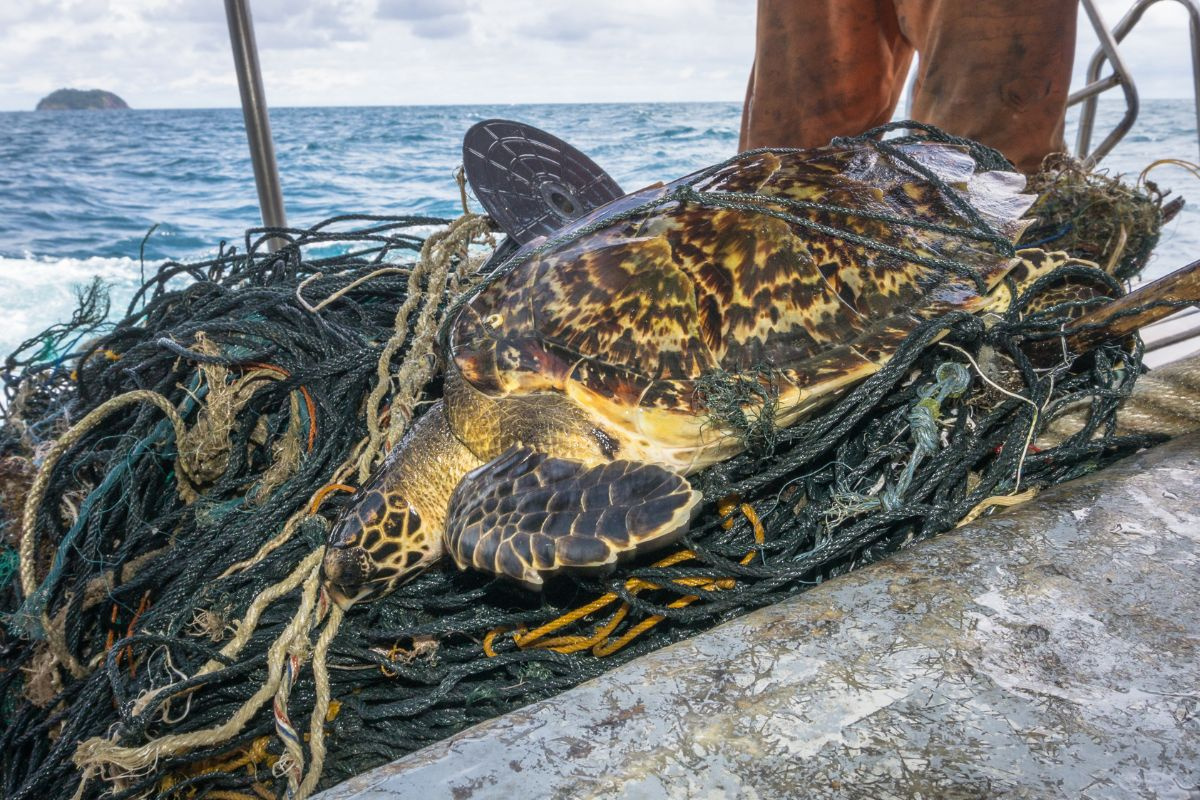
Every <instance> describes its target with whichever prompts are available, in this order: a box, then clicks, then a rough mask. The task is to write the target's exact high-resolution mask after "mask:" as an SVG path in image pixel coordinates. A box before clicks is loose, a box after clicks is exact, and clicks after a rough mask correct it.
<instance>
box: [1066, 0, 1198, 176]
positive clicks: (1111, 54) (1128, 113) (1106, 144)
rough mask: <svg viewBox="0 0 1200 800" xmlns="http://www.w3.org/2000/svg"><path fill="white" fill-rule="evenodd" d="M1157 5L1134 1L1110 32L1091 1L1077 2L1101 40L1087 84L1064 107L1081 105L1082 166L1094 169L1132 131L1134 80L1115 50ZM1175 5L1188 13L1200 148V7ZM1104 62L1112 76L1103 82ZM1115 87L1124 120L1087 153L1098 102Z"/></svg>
mask: <svg viewBox="0 0 1200 800" xmlns="http://www.w3.org/2000/svg"><path fill="white" fill-rule="evenodd" d="M1159 2H1162V0H1137V2H1135V3H1134V4H1133V7H1132V8H1130V9H1129V11H1128V13H1126V14H1125V16H1124V17H1122V18H1121V21H1120V22H1118V23H1117V24H1116V26H1115V27H1114V28H1113V29H1112V30H1111V31H1109V29H1108V26H1107V25H1105V24H1104V20H1103V19H1101V17H1100V12H1099V10H1097V8H1096V5H1095V2H1094V0H1080V3H1081V4H1082V5H1083V10H1084V12H1085V13H1086V14H1087V15H1088V19H1089V20H1090V21H1091V23H1092V27H1093V28H1094V29H1095V31H1096V36H1097V37H1099V39H1100V46H1099V47H1098V48H1097V49H1096V52H1095V53H1094V54H1093V55H1092V60H1091V62H1090V63H1089V64H1088V70H1087V84H1086V85H1085V86H1084V87H1083V88H1082V89H1080V90H1078V91H1076V92H1074V93H1072V94H1071V96H1070V97H1069V98H1068V99H1067V105H1068V106H1072V105H1075V104H1077V103H1083V104H1084V105H1083V109H1082V110H1081V112H1080V115H1079V136H1078V138H1077V139H1076V143H1075V154H1076V155H1077V156H1078V157H1079V158H1081V159H1083V161H1084V163H1085V164H1086V165H1087V166H1089V167H1091V166H1095V165H1096V164H1097V163H1098V162H1099V161H1100V159H1102V158H1104V156H1106V155H1107V154H1108V153H1109V151H1111V150H1112V149H1113V147H1115V146H1116V144H1117V142H1119V141H1120V140H1121V138H1122V137H1123V136H1124V135H1125V134H1126V133H1128V132H1129V129H1130V128H1132V127H1133V123H1134V121H1135V120H1136V119H1137V115H1138V110H1139V102H1138V92H1137V86H1136V85H1135V84H1134V82H1133V76H1131V75H1130V74H1129V70H1128V68H1126V66H1125V63H1124V61H1122V60H1121V54H1120V52H1119V51H1118V49H1117V45H1118V44H1120V42H1121V41H1122V40H1123V39H1124V38H1125V37H1126V36H1127V35H1128V34H1129V32H1130V31H1131V30H1132V29H1133V27H1134V26H1135V25H1137V23H1138V22H1139V21H1140V20H1141V18H1142V16H1143V15H1144V14H1145V13H1146V10H1147V9H1149V8H1150V6H1152V5H1155V4H1156V3H1159ZM1175 2H1178V3H1179V4H1180V5H1182V6H1183V7H1184V8H1185V9H1186V10H1187V12H1188V19H1189V23H1190V25H1189V27H1190V30H1191V44H1192V89H1193V96H1194V98H1195V104H1196V131H1197V134H1196V135H1197V143H1198V144H1200V5H1197V2H1196V0H1175ZM1106 61H1107V62H1108V63H1109V64H1111V65H1112V68H1113V72H1112V74H1111V75H1109V76H1107V77H1106V78H1103V79H1102V78H1100V69H1101V68H1102V67H1103V66H1104V63H1105V62H1106ZM1115 86H1120V87H1121V91H1122V92H1124V94H1125V116H1124V117H1122V118H1121V121H1120V122H1119V123H1118V124H1117V126H1116V127H1115V128H1113V130H1112V131H1111V132H1110V133H1109V134H1108V136H1106V137H1104V140H1103V141H1102V142H1100V144H1099V145H1097V146H1096V149H1095V150H1091V151H1090V152H1089V150H1090V148H1091V142H1092V130H1093V128H1094V126H1095V122H1096V105H1097V98H1098V96H1099V95H1100V94H1101V93H1102V92H1105V91H1107V90H1108V89H1111V88H1113V87H1115Z"/></svg>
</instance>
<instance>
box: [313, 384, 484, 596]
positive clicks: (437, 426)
mask: <svg viewBox="0 0 1200 800" xmlns="http://www.w3.org/2000/svg"><path fill="white" fill-rule="evenodd" d="M479 463H480V462H479V459H477V458H476V457H475V456H474V455H473V454H472V453H471V451H470V450H468V449H467V447H466V446H465V445H463V443H462V442H460V441H459V440H458V438H457V437H455V436H454V434H453V433H452V432H451V431H450V426H449V423H448V421H447V419H446V413H445V405H444V403H443V402H442V401H440V400H439V401H438V402H437V403H435V404H434V405H433V406H432V407H431V408H430V409H429V411H427V412H426V413H425V414H424V415H422V416H421V417H420V418H419V419H418V420H417V421H416V422H415V423H413V426H412V428H410V429H409V431H408V433H407V434H406V435H405V436H404V438H403V439H402V440H401V441H400V444H398V445H396V448H395V449H394V450H393V451H392V452H391V453H389V454H388V457H387V459H385V460H384V462H383V464H382V465H381V466H380V467H379V469H378V470H377V471H376V473H375V474H374V475H373V476H372V477H371V478H370V479H369V480H368V481H367V482H366V483H364V484H363V486H362V488H361V489H359V490H358V493H357V494H355V495H354V498H353V499H352V500H351V501H350V504H349V506H347V507H346V508H345V509H344V510H343V511H342V514H341V516H340V517H339V518H338V519H337V521H336V522H335V523H334V525H333V528H332V529H331V530H330V532H329V538H328V539H327V540H326V548H325V561H324V564H323V565H322V572H323V573H324V580H325V585H326V587H327V588H328V589H329V592H330V594H331V595H332V596H333V598H334V600H335V601H336V602H337V604H338V605H340V606H342V607H343V608H347V607H349V606H350V605H351V604H352V603H354V602H357V601H359V600H364V599H366V598H370V597H379V596H380V595H384V594H387V593H388V592H390V591H392V590H393V589H395V588H396V587H397V586H400V585H401V584H403V583H405V582H407V581H409V580H412V579H413V578H415V577H416V576H417V575H419V574H420V573H421V572H423V571H424V570H425V569H427V568H428V567H429V566H431V565H432V564H433V563H434V562H435V561H437V560H438V559H439V558H441V556H442V553H443V552H444V550H445V545H444V544H443V542H442V531H443V529H444V528H445V524H446V507H447V505H448V504H449V502H450V495H451V494H452V493H453V491H454V487H455V486H456V485H457V484H458V481H459V480H460V479H461V478H462V476H463V475H465V474H466V473H467V472H469V471H470V470H472V469H475V468H476V467H477V466H479Z"/></svg>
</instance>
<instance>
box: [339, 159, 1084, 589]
mask: <svg viewBox="0 0 1200 800" xmlns="http://www.w3.org/2000/svg"><path fill="white" fill-rule="evenodd" d="M905 151H906V152H907V154H908V155H909V156H910V157H912V158H913V159H914V160H916V161H919V162H920V163H921V164H923V165H924V166H926V167H927V168H928V169H930V170H931V171H932V172H933V173H934V174H936V175H937V176H938V177H939V178H940V179H941V180H942V181H945V183H946V184H948V185H949V186H951V187H953V190H954V191H955V192H957V193H958V195H959V196H960V197H965V198H966V199H967V200H968V201H969V202H970V203H971V205H972V206H973V207H974V208H975V209H976V210H977V212H978V214H979V216H980V217H981V218H982V219H983V220H985V221H986V222H987V223H988V224H989V225H990V226H991V227H992V228H993V229H994V230H995V231H997V232H999V234H1000V235H1001V237H1002V238H1003V239H1004V240H1007V241H1008V242H1015V241H1016V240H1017V238H1018V237H1019V236H1020V233H1021V231H1022V230H1023V229H1024V227H1025V224H1026V223H1025V222H1024V221H1022V220H1021V219H1020V218H1021V216H1022V214H1023V213H1024V212H1025V211H1026V209H1027V208H1028V207H1029V205H1030V203H1031V202H1032V200H1033V197H1032V196H1030V195H1025V194H1022V193H1021V190H1022V188H1023V187H1024V179H1023V178H1022V177H1021V176H1019V175H1016V174H1014V173H1005V172H977V171H976V169H977V167H976V165H975V163H974V161H973V160H972V159H971V158H970V157H969V156H968V155H967V154H966V152H965V151H964V150H962V149H961V148H957V147H953V146H947V145H938V144H917V145H910V146H906V148H905ZM685 182H694V188H695V190H696V191H698V192H706V193H723V194H721V197H723V198H724V199H726V200H728V201H731V202H732V203H733V204H734V205H735V206H736V207H714V206H713V205H712V204H711V203H704V202H697V201H695V200H691V201H689V200H687V199H684V200H679V199H670V200H669V201H668V202H664V203H662V204H661V205H658V206H656V207H654V208H651V209H649V210H645V211H642V212H639V213H637V214H635V215H633V216H628V213H627V212H629V211H630V210H631V209H634V208H636V207H637V206H639V205H641V204H643V203H646V202H647V201H651V200H654V199H656V198H657V199H662V198H668V196H669V195H670V193H671V192H672V191H673V190H675V189H676V188H677V187H678V186H680V185H682V184H684V183H685ZM785 199H786V200H792V201H807V202H811V203H821V204H824V205H826V206H830V205H832V206H840V207H844V208H846V209H850V210H852V211H853V212H855V213H853V214H847V213H839V212H831V211H828V210H820V209H816V208H811V207H797V206H796V205H794V204H793V205H791V206H785V205H783V204H781V202H780V200H785ZM784 214H791V215H794V216H795V217H798V218H800V219H801V220H807V221H808V222H809V223H810V224H796V223H795V222H789V221H787V220H785V219H782V218H781V216H782V215H784ZM622 215H624V216H622ZM885 217H893V218H894V217H903V218H906V219H913V220H916V221H917V223H918V224H916V225H896V224H894V223H893V222H888V221H885V220H884V219H883V218H885ZM605 220H609V222H608V224H605V222H604V221H605ZM921 222H925V223H934V224H942V225H950V226H953V227H955V228H958V229H961V232H950V233H947V232H945V231H939V230H935V229H932V228H930V227H927V226H922V225H921V224H919V223H921ZM585 226H587V227H588V229H589V232H587V233H586V234H585V235H582V236H579V237H578V238H575V239H574V240H572V241H567V242H566V243H565V244H561V245H559V246H556V247H553V248H551V249H549V250H548V251H546V252H542V253H540V254H537V255H535V256H533V257H531V258H528V259H526V260H524V262H523V263H520V265H519V266H517V267H516V268H515V269H513V270H512V271H510V272H508V273H507V274H504V275H502V276H501V277H499V278H497V279H496V280H494V281H493V282H492V283H491V284H490V285H489V286H487V288H486V289H485V290H484V291H482V292H481V293H480V294H478V295H477V296H476V297H474V298H473V299H472V300H471V301H470V302H469V303H468V304H467V305H466V306H464V307H463V308H462V310H461V311H460V312H459V313H458V314H457V316H456V318H455V319H454V320H452V322H451V328H450V331H449V352H447V353H444V354H443V355H444V356H445V359H446V376H445V396H444V398H443V399H442V400H441V401H439V402H438V403H436V404H435V405H434V406H432V407H431V408H430V410H429V411H428V412H427V413H426V414H425V415H424V416H423V417H422V418H421V419H420V420H419V421H418V423H417V424H416V425H415V426H414V427H413V429H412V430H411V431H410V432H409V433H408V435H406V437H405V438H404V440H403V441H402V442H401V443H400V444H399V445H398V446H397V447H396V449H395V450H394V451H393V452H392V453H391V454H390V455H389V457H388V459H387V460H386V462H385V463H384V465H383V466H382V467H381V469H380V470H379V472H378V473H377V474H376V475H375V476H374V477H373V478H372V480H371V481H370V482H369V483H367V484H366V485H365V486H363V487H362V489H361V490H360V491H359V493H358V495H357V499H356V501H355V502H354V503H352V505H351V508H350V510H349V511H348V512H347V513H346V514H344V515H343V517H342V518H341V519H340V520H339V521H338V523H337V524H336V525H335V527H334V529H333V531H332V532H331V535H330V539H329V549H328V552H327V555H326V559H325V564H324V570H325V576H326V580H327V582H328V584H329V585H330V587H331V589H332V590H333V592H334V596H335V597H336V598H337V599H338V600H339V602H343V603H348V602H352V601H353V600H355V599H358V598H360V597H364V596H367V595H369V594H373V593H378V592H382V591H386V590H389V589H390V588H392V587H394V586H395V585H397V584H398V583H399V582H400V581H402V580H404V579H405V578H406V577H409V576H411V575H413V574H416V572H417V571H419V570H420V569H422V568H424V567H425V566H426V565H428V564H430V563H431V562H433V561H434V560H436V559H438V558H439V557H441V556H442V555H443V554H444V553H448V554H449V555H450V556H451V558H452V559H453V560H454V561H455V563H456V564H457V565H458V566H459V567H460V568H474V569H480V570H484V571H488V572H492V573H496V574H499V575H506V576H509V577H511V578H514V579H516V580H518V581H521V582H522V583H524V584H526V585H528V586H530V587H537V586H539V585H541V583H542V582H543V580H544V578H545V577H546V576H547V575H549V574H552V573H554V572H556V571H559V570H563V569H575V568H596V567H604V566H606V565H611V564H613V563H614V562H615V561H616V560H617V559H618V558H622V557H625V556H627V555H629V554H631V553H633V552H634V551H635V550H638V551H642V550H646V549H650V548H653V547H660V546H663V545H665V544H667V543H669V542H671V541H673V540H674V539H675V538H677V537H678V536H679V535H681V534H682V533H683V531H685V530H686V528H687V524H688V522H689V519H690V517H691V515H692V513H693V512H694V510H695V508H696V506H697V504H698V502H699V500H700V494H699V492H697V491H695V490H693V489H692V488H691V486H690V485H689V483H688V481H687V478H686V476H687V475H688V474H690V473H693V472H695V471H697V470H699V469H702V468H704V467H705V466H708V465H710V464H713V463H715V462H718V461H721V460H723V459H727V458H729V457H731V456H732V455H734V454H736V453H737V452H739V451H740V450H741V448H742V446H743V445H742V441H741V439H740V438H739V437H738V436H737V435H735V433H734V432H733V431H731V430H728V429H727V428H725V427H724V426H722V425H721V424H720V423H719V422H717V421H716V420H714V419H713V418H712V416H711V415H710V414H709V413H708V411H707V409H706V408H705V405H704V393H703V392H701V391H699V390H698V389H699V385H700V384H699V382H700V381H701V379H702V378H704V376H706V375H708V374H710V373H713V372H714V371H718V370H719V371H722V372H724V373H727V374H732V375H735V376H736V375H755V376H763V375H769V376H770V377H769V378H758V379H760V380H769V381H771V382H772V383H773V386H772V387H771V389H772V391H773V392H775V393H777V395H778V403H777V406H776V408H777V409H778V412H777V417H776V420H775V422H776V424H778V425H780V426H786V425H790V424H792V423H794V422H796V421H797V420H798V419H799V418H801V417H802V416H803V415H805V414H806V413H808V412H810V411H811V410H813V409H815V408H817V407H819V406H820V405H821V404H823V403H826V402H829V401H830V400H832V399H834V398H835V397H837V396H838V395H839V394H840V393H841V392H842V391H843V390H845V389H846V388H848V387H850V386H852V385H854V384H855V383H857V382H858V381H861V380H863V379H864V378H866V377H868V376H869V375H871V374H872V373H874V372H875V371H877V370H878V369H879V368H880V367H881V366H882V365H883V364H885V363H886V362H887V361H888V359H889V358H890V356H891V354H892V353H893V352H894V351H895V349H896V348H897V346H898V345H899V344H900V343H901V342H902V341H903V339H904V338H905V336H906V335H907V334H908V333H909V332H910V331H911V330H912V329H913V328H914V327H916V326H917V325H919V324H920V323H921V322H923V321H924V320H928V319H931V318H935V317H938V316H941V315H943V314H945V313H947V312H949V311H955V310H964V311H969V312H976V313H980V312H985V311H989V310H991V311H998V312H999V311H1004V310H1005V309H1006V308H1007V307H1008V305H1009V303H1010V302H1011V300H1012V296H1013V292H1014V289H1015V287H1018V286H1020V285H1025V284H1027V283H1028V282H1029V281H1031V280H1033V279H1035V278H1036V277H1038V276H1040V275H1043V274H1045V273H1046V272H1047V271H1049V270H1050V269H1052V268H1054V267H1057V266H1059V265H1061V264H1063V263H1065V262H1066V261H1068V260H1069V259H1068V257H1067V256H1066V255H1065V254H1061V253H1051V254H1048V253H1043V252H1041V251H1036V250H1030V251H1021V253H1020V254H1019V257H1018V258H1012V257H1006V256H1005V255H1004V254H1003V250H1002V248H1001V246H1000V244H1001V243H998V242H996V241H995V240H994V239H993V240H988V239H987V238H986V237H981V236H978V235H972V234H971V232H970V231H971V226H970V225H969V224H968V223H967V222H966V221H965V219H964V214H963V212H962V210H961V201H959V202H958V203H956V202H955V200H954V198H951V197H948V196H947V195H945V194H943V192H942V190H940V189H939V188H938V187H937V186H936V184H934V183H933V182H931V181H929V180H928V179H927V178H926V177H923V176H922V175H921V174H919V173H918V172H917V171H915V170H910V169H909V168H907V167H904V166H901V165H897V164H896V163H893V162H892V161H891V160H890V159H888V158H886V157H884V156H882V155H881V154H880V153H879V152H878V151H877V150H876V149H875V148H874V147H872V146H870V145H869V144H865V143H864V144H856V145H849V146H830V147H823V148H818V149H813V150H803V151H758V152H753V153H748V154H744V155H743V156H741V157H739V158H738V159H735V160H733V161H732V162H729V163H727V164H726V165H724V166H723V167H721V168H719V169H716V170H710V171H708V173H707V174H702V177H701V178H700V180H699V181H698V182H696V181H695V178H691V179H682V180H681V181H678V182H676V183H674V184H668V185H666V186H658V187H651V188H649V189H646V190H643V191H641V192H638V193H635V194H633V195H630V196H627V197H625V198H622V199H620V200H617V201H615V202H614V203H611V204H609V205H607V206H604V207H602V208H600V209H597V210H596V211H594V212H593V213H592V214H591V215H589V216H587V217H585V218H583V219H581V220H578V221H577V222H575V223H573V224H572V225H571V226H569V227H568V228H566V229H564V230H563V232H562V236H569V235H570V234H572V233H573V232H576V231H579V230H581V229H583V228H584V227H585ZM835 229H836V230H835ZM837 231H848V232H849V233H850V236H837V235H833V234H835V233H836V232H837ZM855 235H857V236H858V237H860V239H859V241H857V242H856V241H855ZM867 239H870V240H875V241H878V242H882V243H884V244H886V245H890V246H891V247H892V248H894V249H892V250H882V251H881V250H880V249H878V248H872V247H870V246H868V245H867V244H866V243H865V241H863V240H867ZM560 240H561V239H560ZM536 244H537V243H530V245H527V246H526V252H528V251H529V249H530V248H531V247H533V246H534V245H536ZM905 253H910V254H911V253H915V254H919V257H918V258H917V260H916V261H914V260H910V258H909V257H906V256H905V255H904V254H905ZM521 256H522V253H518V255H517V256H516V258H518V259H520V258H521ZM918 262H922V263H918ZM942 262H956V263H958V264H962V265H965V267H966V268H967V269H966V271H965V272H964V271H962V270H959V271H958V272H955V271H954V270H948V269H946V268H945V267H944V266H943V265H942ZM1006 276H1007V277H1009V278H1011V279H1012V280H1008V281H1005V280H1004V279H1005V278H1006ZM764 366H766V367H768V368H769V369H768V370H767V371H766V372H764V371H763V369H762V368H763V367H764ZM750 411H751V413H752V412H753V409H751V410H750Z"/></svg>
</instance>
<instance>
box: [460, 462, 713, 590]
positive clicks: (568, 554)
mask: <svg viewBox="0 0 1200 800" xmlns="http://www.w3.org/2000/svg"><path fill="white" fill-rule="evenodd" d="M699 502H700V492H698V491H696V490H694V489H692V487H691V485H690V484H689V483H688V482H687V479H685V478H684V477H683V476H682V475H679V474H677V473H674V472H671V471H670V470H667V469H664V468H663V467H660V466H658V465H656V464H649V463H645V462H639V461H611V462H608V463H604V464H599V465H596V466H588V465H587V464H584V463H583V462H580V461H571V460H568V459H563V458H555V457H553V456H548V455H546V454H545V453H539V452H536V451H534V450H531V449H530V448H528V447H511V448H509V449H508V450H506V451H505V452H504V453H502V454H500V455H499V456H497V457H496V458H495V459H493V460H492V461H490V462H488V463H487V464H484V465H483V466H482V467H479V468H478V469H475V470H473V471H471V472H469V473H467V474H466V476H464V477H463V479H462V481H461V482H460V483H459V484H458V486H457V488H455V490H454V494H453V496H452V497H451V498H450V506H449V516H448V518H447V520H446V529H445V543H446V550H447V551H448V552H449V553H450V555H451V556H452V557H453V558H454V561H455V563H457V564H458V566H459V568H460V569H467V568H474V569H479V570H483V571H486V572H492V573H495V574H497V575H507V576H508V577H511V578H515V579H516V580H518V581H520V582H522V583H524V584H525V585H526V586H529V587H530V588H535V589H536V588H540V587H541V585H542V582H543V580H544V578H545V576H547V575H550V574H553V573H555V572H558V571H560V570H564V569H586V568H595V567H604V566H606V565H612V564H615V563H616V561H617V560H618V559H619V558H621V557H622V556H625V555H629V554H632V553H633V552H634V551H635V550H638V549H652V548H654V547H659V546H663V545H666V544H669V543H670V542H672V541H673V540H675V539H676V538H678V537H679V536H680V535H682V534H683V533H684V531H686V530H687V526H688V522H689V521H690V520H691V517H692V512H693V510H694V509H695V507H696V505H697V504H698V503H699Z"/></svg>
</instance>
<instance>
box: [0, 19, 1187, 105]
mask: <svg viewBox="0 0 1200 800" xmlns="http://www.w3.org/2000/svg"><path fill="white" fill-rule="evenodd" d="M247 1H248V2H249V4H250V6H251V10H252V14H253V18H254V22H255V29H256V34H257V39H258V47H259V56H260V60H261V62H262V66H263V78H264V82H265V84H266V90H267V96H268V98H269V99H270V101H271V103H272V104H273V105H281V106H282V105H288V106H315V105H392V104H409V103H412V104H422V103H534V102H570V101H592V102H596V101H615V102H620V101H656V100H657V101H668V100H730V101H738V100H740V99H741V97H742V96H743V93H744V91H745V81H746V75H747V73H748V70H749V69H750V62H751V59H752V57H753V52H754V16H755V0H569V2H568V0H558V1H557V2H546V0H305V1H304V2H296V0H247ZM1099 5H1100V9H1101V11H1102V13H1104V15H1105V17H1106V18H1107V21H1108V23H1109V24H1110V25H1112V24H1114V23H1115V22H1116V21H1117V20H1118V19H1119V18H1120V16H1121V14H1123V13H1124V12H1125V11H1126V10H1127V8H1128V0H1099ZM1082 17H1083V15H1082V14H1081V34H1080V40H1079V41H1080V44H1079V53H1078V56H1077V59H1076V63H1077V70H1076V75H1077V77H1076V86H1078V85H1079V83H1080V81H1081V80H1082V72H1083V67H1084V66H1086V63H1087V60H1088V58H1089V57H1090V55H1091V52H1092V49H1093V48H1094V46H1095V45H1094V42H1095V38H1094V36H1090V31H1088V30H1087V23H1086V20H1084V19H1083V18H1082ZM1186 19H1187V17H1186V13H1185V10H1184V9H1182V8H1179V7H1178V6H1177V5H1175V4H1166V3H1162V4H1159V5H1157V6H1154V7H1152V8H1151V9H1150V11H1149V12H1147V14H1146V17H1145V19H1144V20H1143V22H1142V23H1141V24H1140V25H1139V26H1138V27H1137V28H1135V29H1134V31H1133V33H1131V34H1130V36H1129V38H1128V39H1127V40H1126V42H1125V43H1124V44H1123V45H1122V51H1123V53H1124V54H1125V58H1126V61H1127V63H1128V64H1129V67H1130V69H1131V70H1132V71H1133V74H1134V76H1135V78H1136V80H1137V84H1138V88H1139V89H1140V90H1141V94H1142V96H1143V97H1163V96H1175V97H1187V96H1189V95H1190V94H1191V70H1190V64H1189V63H1188V58H1189V51H1188V42H1187V26H1186ZM1089 36H1090V38H1089ZM131 54H132V55H131ZM133 55H136V57H133ZM0 75H4V76H6V80H3V81H0V109H14V110H27V109H30V108H32V107H33V106H34V104H36V102H37V101H38V99H39V98H40V97H42V96H43V95H45V94H47V93H49V92H50V91H52V90H54V89H57V88H59V87H60V86H83V87H96V88H101V89H109V90H111V91H114V92H116V93H117V94H119V95H121V96H122V97H124V98H125V99H126V100H128V101H129V102H130V104H131V105H134V106H135V107H140V108H168V107H213V106H236V105H237V104H238V94H237V85H236V82H235V81H234V76H233V60H232V58H231V57H230V55H229V34H228V32H227V30H226V27H225V13H224V9H223V4H222V3H221V2H219V0H120V2H113V1H112V0H0ZM300 76H303V78H302V79H301V77H300ZM1116 96H1117V95H1113V97H1116ZM1106 102H1108V96H1106ZM1139 124H1140V123H1139Z"/></svg>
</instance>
